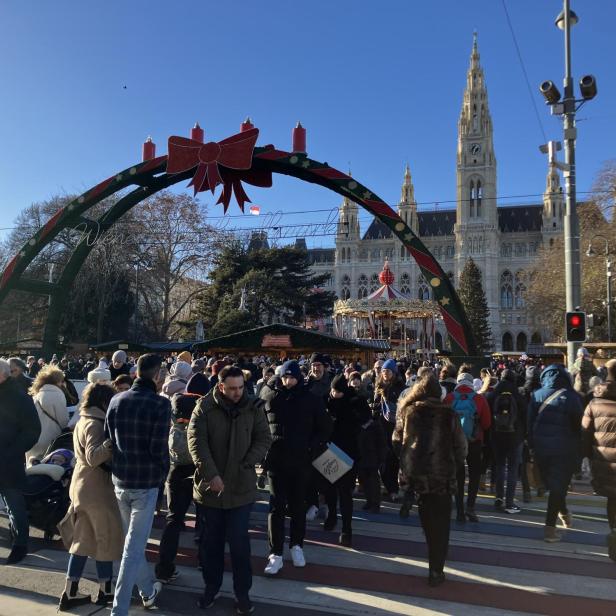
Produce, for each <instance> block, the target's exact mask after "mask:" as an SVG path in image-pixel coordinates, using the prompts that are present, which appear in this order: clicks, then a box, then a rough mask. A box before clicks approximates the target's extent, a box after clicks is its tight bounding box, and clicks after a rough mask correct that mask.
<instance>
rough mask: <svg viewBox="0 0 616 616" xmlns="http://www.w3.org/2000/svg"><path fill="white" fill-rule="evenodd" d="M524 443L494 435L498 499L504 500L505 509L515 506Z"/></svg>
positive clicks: (493, 444)
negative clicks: (514, 500)
mask: <svg viewBox="0 0 616 616" xmlns="http://www.w3.org/2000/svg"><path fill="white" fill-rule="evenodd" d="M523 447H524V444H523V443H516V442H515V441H510V442H509V441H508V440H505V439H499V438H498V435H496V434H493V435H492V449H493V453H494V466H495V471H496V480H495V482H494V483H495V488H496V498H499V499H500V500H503V495H504V497H505V507H512V506H513V499H514V497H515V487H516V485H517V483H518V473H519V468H520V460H521V459H522V449H523ZM505 469H507V489H506V490H505Z"/></svg>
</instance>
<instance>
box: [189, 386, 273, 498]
mask: <svg viewBox="0 0 616 616" xmlns="http://www.w3.org/2000/svg"><path fill="white" fill-rule="evenodd" d="M270 443H271V436H270V431H269V427H268V425H267V420H266V419H265V415H264V413H263V410H262V409H261V408H259V407H258V406H257V404H256V399H255V398H252V397H249V396H248V395H247V394H246V392H244V396H243V397H242V399H241V400H240V401H239V402H238V404H232V403H231V402H229V401H228V400H227V399H226V398H225V397H224V396H223V395H222V394H221V393H220V391H219V390H218V388H217V387H215V388H214V389H212V391H210V392H209V393H208V394H207V396H205V397H204V398H202V399H201V400H200V401H199V403H198V404H197V406H196V408H195V410H194V411H193V414H192V417H191V419H190V424H189V426H188V449H189V451H190V455H191V456H192V459H193V461H194V463H195V467H196V470H195V482H194V498H195V501H196V502H198V503H199V504H201V505H203V506H205V507H216V508H220V509H232V508H235V507H241V506H243V505H248V504H249V503H254V501H255V500H256V498H257V475H256V473H255V464H257V463H259V462H260V461H261V460H262V459H263V457H264V456H265V454H266V452H267V450H268V448H269V446H270ZM217 475H219V476H220V477H221V478H222V480H223V482H224V484H225V489H224V492H223V493H222V494H221V495H220V496H218V494H217V493H213V492H212V491H211V490H209V489H207V487H208V483H209V482H210V481H211V480H212V479H213V478H214V477H216V476H217Z"/></svg>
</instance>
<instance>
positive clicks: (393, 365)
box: [381, 359, 398, 374]
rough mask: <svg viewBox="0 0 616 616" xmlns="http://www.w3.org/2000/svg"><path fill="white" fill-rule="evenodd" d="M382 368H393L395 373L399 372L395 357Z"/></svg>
mask: <svg viewBox="0 0 616 616" xmlns="http://www.w3.org/2000/svg"><path fill="white" fill-rule="evenodd" d="M381 369H382V370H391V371H392V372H393V373H396V374H397V373H398V364H397V363H396V360H395V359H388V360H387V361H386V362H385V363H384V364H383V367H382V368H381Z"/></svg>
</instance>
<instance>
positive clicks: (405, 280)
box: [400, 274, 411, 295]
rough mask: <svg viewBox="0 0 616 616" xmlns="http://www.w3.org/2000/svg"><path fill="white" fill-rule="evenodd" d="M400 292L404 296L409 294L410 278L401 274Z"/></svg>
mask: <svg viewBox="0 0 616 616" xmlns="http://www.w3.org/2000/svg"><path fill="white" fill-rule="evenodd" d="M400 291H401V293H404V295H410V294H411V277H410V276H409V275H408V274H402V276H400Z"/></svg>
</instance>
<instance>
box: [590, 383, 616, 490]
mask: <svg viewBox="0 0 616 616" xmlns="http://www.w3.org/2000/svg"><path fill="white" fill-rule="evenodd" d="M582 454H583V455H584V456H586V457H588V458H589V459H590V465H591V470H592V486H593V488H594V489H595V491H596V492H597V494H601V495H602V496H610V497H612V498H616V383H615V382H608V383H602V384H601V385H597V387H595V397H594V398H593V399H592V400H591V402H590V404H589V405H588V406H587V407H586V410H585V411H584V418H583V419H582Z"/></svg>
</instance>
